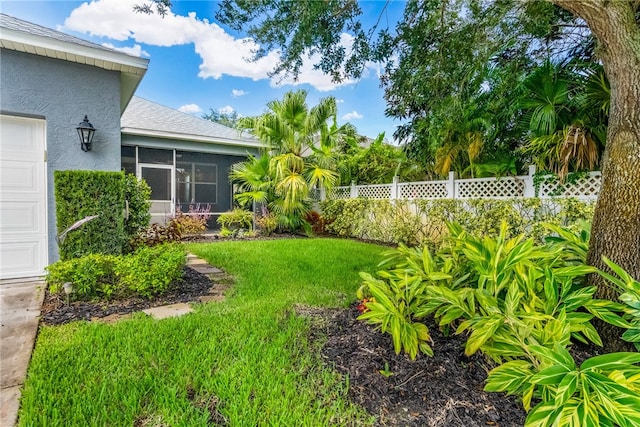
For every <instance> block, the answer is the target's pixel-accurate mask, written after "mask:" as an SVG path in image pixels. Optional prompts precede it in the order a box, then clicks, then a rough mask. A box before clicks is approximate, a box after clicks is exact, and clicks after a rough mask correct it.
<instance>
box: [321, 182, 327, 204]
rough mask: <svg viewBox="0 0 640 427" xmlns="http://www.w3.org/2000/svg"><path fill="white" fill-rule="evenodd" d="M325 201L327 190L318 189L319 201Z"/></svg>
mask: <svg viewBox="0 0 640 427" xmlns="http://www.w3.org/2000/svg"><path fill="white" fill-rule="evenodd" d="M325 200H327V190H326V189H325V188H324V186H323V187H320V201H321V202H324V201H325Z"/></svg>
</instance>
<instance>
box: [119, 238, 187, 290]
mask: <svg viewBox="0 0 640 427" xmlns="http://www.w3.org/2000/svg"><path fill="white" fill-rule="evenodd" d="M184 264H185V252H184V249H183V248H182V247H181V246H179V245H159V246H154V247H145V246H143V247H141V248H139V249H137V250H136V251H135V252H134V253H133V254H131V255H129V256H125V257H123V258H121V259H120V261H119V262H118V263H117V264H116V267H115V273H116V277H117V278H118V281H119V283H120V284H121V285H122V286H123V287H125V288H127V289H129V290H130V291H132V292H134V293H136V294H138V295H142V296H145V297H151V296H153V295H158V294H161V293H163V292H165V291H166V290H167V288H168V287H169V285H170V284H171V282H173V281H175V280H177V279H179V278H181V277H182V267H183V266H184Z"/></svg>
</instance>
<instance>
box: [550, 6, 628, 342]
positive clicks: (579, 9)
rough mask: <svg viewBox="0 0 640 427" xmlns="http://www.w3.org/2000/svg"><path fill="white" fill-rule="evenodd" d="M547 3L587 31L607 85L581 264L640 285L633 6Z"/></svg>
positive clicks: (602, 290) (607, 336)
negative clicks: (598, 181) (611, 267)
mask: <svg viewBox="0 0 640 427" xmlns="http://www.w3.org/2000/svg"><path fill="white" fill-rule="evenodd" d="M552 1H553V2H554V3H555V4H557V5H558V6H560V7H562V8H564V9H566V10H568V11H570V12H572V13H573V14H574V15H577V16H579V17H580V18H582V19H584V21H585V22H586V23H587V25H589V28H590V29H591V31H592V33H593V34H594V35H595V36H596V38H597V40H598V54H599V55H600V58H601V59H602V63H603V66H604V69H605V72H606V74H607V77H608V78H609V82H610V84H611V109H610V113H609V127H608V130H607V146H606V148H605V152H604V158H603V163H602V164H603V167H602V187H601V190H600V196H599V197H598V201H597V204H596V208H595V212H594V217H593V223H592V228H591V241H590V242H589V254H588V256H587V262H588V263H589V264H590V265H593V266H596V267H598V268H602V269H604V268H605V265H604V263H603V262H602V257H603V256H606V257H607V258H609V259H611V260H612V261H614V262H615V263H617V264H618V265H620V266H621V267H622V268H624V269H625V270H626V271H627V272H629V274H631V275H632V276H633V277H635V278H637V279H640V28H639V27H638V24H637V23H636V21H635V17H634V15H635V9H636V8H637V7H638V6H637V3H632V2H631V1H621V0H618V1H616V0H614V1H611V0H552ZM590 283H592V284H595V285H597V286H598V293H597V294H596V296H598V297H600V298H608V299H614V300H615V299H617V292H616V291H615V290H613V289H611V288H610V287H608V286H607V284H606V283H605V282H604V280H603V279H602V278H601V277H600V276H598V275H592V277H590ZM599 329H601V330H600V332H601V335H602V338H603V341H604V342H605V344H608V345H607V347H609V348H611V349H614V350H615V347H616V343H615V341H617V342H618V344H620V343H621V340H620V339H619V337H620V331H619V330H613V329H609V328H604V329H602V328H599ZM615 334H617V335H615ZM612 335H615V336H612Z"/></svg>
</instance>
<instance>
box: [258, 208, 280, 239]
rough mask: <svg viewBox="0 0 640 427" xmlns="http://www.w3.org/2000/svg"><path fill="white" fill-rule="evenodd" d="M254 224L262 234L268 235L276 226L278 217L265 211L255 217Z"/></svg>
mask: <svg viewBox="0 0 640 427" xmlns="http://www.w3.org/2000/svg"><path fill="white" fill-rule="evenodd" d="M256 225H257V226H258V228H259V229H260V232H261V233H262V234H264V235H265V236H269V235H270V234H272V233H273V232H274V231H276V228H278V217H277V216H276V215H274V214H272V213H265V214H264V215H260V216H258V217H256Z"/></svg>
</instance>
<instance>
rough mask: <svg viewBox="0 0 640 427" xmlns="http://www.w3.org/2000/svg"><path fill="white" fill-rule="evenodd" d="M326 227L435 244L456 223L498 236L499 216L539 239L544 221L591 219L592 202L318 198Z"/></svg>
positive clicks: (516, 229) (511, 230)
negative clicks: (449, 223) (320, 199)
mask: <svg viewBox="0 0 640 427" xmlns="http://www.w3.org/2000/svg"><path fill="white" fill-rule="evenodd" d="M320 207H321V210H322V216H323V218H324V220H325V223H326V226H325V229H326V231H327V232H329V233H332V234H336V235H338V236H344V237H355V238H359V239H366V240H375V241H380V242H386V243H394V244H399V243H403V244H405V245H409V246H417V245H426V244H428V245H434V246H437V245H439V244H440V242H441V241H442V238H443V237H444V236H445V235H446V234H447V233H448V230H447V227H446V223H447V222H457V223H459V224H461V225H462V227H463V228H464V229H466V230H469V233H472V234H479V235H490V236H496V235H497V234H498V231H499V230H500V224H501V223H502V221H506V222H507V224H508V226H509V236H515V235H518V234H521V233H527V234H528V235H529V236H531V237H534V238H536V239H537V240H540V239H541V238H542V236H543V235H544V233H545V232H544V228H543V226H542V223H553V224H558V225H562V226H566V227H571V226H573V225H574V224H576V223H577V222H578V221H581V220H584V221H591V218H592V216H593V208H594V203H589V202H582V201H580V200H578V199H573V198H554V199H538V198H531V199H500V200H497V199H470V200H450V199H442V200H414V201H409V200H395V201H390V200H372V199H366V198H357V199H346V200H326V201H323V202H321V203H320Z"/></svg>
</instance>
